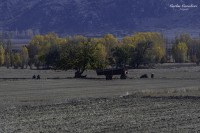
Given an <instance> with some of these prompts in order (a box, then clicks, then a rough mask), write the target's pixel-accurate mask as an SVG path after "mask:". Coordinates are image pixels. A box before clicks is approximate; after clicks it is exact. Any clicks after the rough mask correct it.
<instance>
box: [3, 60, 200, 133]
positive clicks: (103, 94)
mask: <svg viewBox="0 0 200 133" xmlns="http://www.w3.org/2000/svg"><path fill="white" fill-rule="evenodd" d="M151 73H154V74H155V78H154V79H139V76H141V75H142V74H148V75H150V74H151ZM199 73H200V67H198V66H196V65H194V64H185V65H183V64H182V65H180V64H175V65H174V64H164V65H160V66H157V68H156V69H139V70H136V69H135V70H130V71H129V75H128V76H129V79H127V80H120V79H119V77H117V76H116V77H115V79H114V80H112V81H106V80H105V79H104V77H103V76H102V77H97V76H96V74H95V72H93V71H87V72H86V74H87V75H88V79H73V78H72V77H73V74H74V72H73V71H68V72H61V71H59V72H58V71H48V70H45V71H36V70H35V71H30V70H13V69H9V70H7V69H5V68H1V69H0V78H1V79H0V133H11V132H15V133H21V132H34V133H35V132H36V133H40V132H41V133H49V132H52V133H55V132H58V133H60V132H63V133H66V132H72V133H74V132H80V133H82V132H85V133H90V132H91V133H93V132H119V133H122V132H200V82H199V81H200V74H199ZM33 74H40V75H41V80H32V79H29V77H31V76H32V75H33ZM14 77H15V78H16V79H12V78H14ZM6 78H10V79H9V80H8V79H6ZM17 78H26V79H17ZM53 78H54V79H53ZM11 79H12V80H11Z"/></svg>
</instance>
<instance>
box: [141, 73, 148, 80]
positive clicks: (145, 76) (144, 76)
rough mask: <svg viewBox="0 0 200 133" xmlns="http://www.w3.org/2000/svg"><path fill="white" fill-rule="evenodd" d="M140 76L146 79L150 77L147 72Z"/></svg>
mask: <svg viewBox="0 0 200 133" xmlns="http://www.w3.org/2000/svg"><path fill="white" fill-rule="evenodd" d="M140 78H141V79H144V78H149V77H148V75H147V74H144V75H142V76H140Z"/></svg>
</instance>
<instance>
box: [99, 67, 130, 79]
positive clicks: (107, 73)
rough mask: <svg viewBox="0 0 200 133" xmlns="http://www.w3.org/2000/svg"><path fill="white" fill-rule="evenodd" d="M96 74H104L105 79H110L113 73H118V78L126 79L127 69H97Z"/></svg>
mask: <svg viewBox="0 0 200 133" xmlns="http://www.w3.org/2000/svg"><path fill="white" fill-rule="evenodd" d="M96 73H97V75H105V76H106V80H112V77H113V75H120V79H126V78H127V74H128V71H127V69H124V68H115V69H113V68H111V69H98V70H96Z"/></svg>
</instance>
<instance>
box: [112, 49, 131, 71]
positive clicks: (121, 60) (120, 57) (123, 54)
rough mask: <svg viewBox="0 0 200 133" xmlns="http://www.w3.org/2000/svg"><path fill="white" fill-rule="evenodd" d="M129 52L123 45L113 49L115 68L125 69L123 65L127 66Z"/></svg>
mask: <svg viewBox="0 0 200 133" xmlns="http://www.w3.org/2000/svg"><path fill="white" fill-rule="evenodd" d="M129 50H130V49H128V48H127V47H126V46H125V45H120V46H117V47H115V48H114V49H113V57H114V59H115V64H116V67H125V65H127V64H129V58H130V52H129Z"/></svg>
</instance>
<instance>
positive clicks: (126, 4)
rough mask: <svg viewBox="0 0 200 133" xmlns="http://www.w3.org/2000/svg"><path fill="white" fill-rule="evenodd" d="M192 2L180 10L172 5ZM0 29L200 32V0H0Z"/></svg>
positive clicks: (76, 31) (60, 31) (72, 32)
mask: <svg viewBox="0 0 200 133" xmlns="http://www.w3.org/2000/svg"><path fill="white" fill-rule="evenodd" d="M183 4H185V5H188V6H189V5H194V6H197V7H189V8H188V10H187V8H186V10H182V9H180V8H178V7H173V5H174V6H175V5H183ZM0 14H1V17H0V30H4V31H5V30H9V31H15V30H19V31H22V30H27V29H32V30H38V31H40V32H41V33H47V32H52V31H53V32H56V33H59V34H67V35H72V34H91V35H98V34H103V33H115V34H126V33H132V32H135V31H148V30H149V31H154V30H157V31H166V30H172V31H174V32H175V31H176V29H178V28H179V29H183V31H184V29H187V30H188V31H189V32H191V31H193V30H195V31H197V32H199V31H200V1H199V0H6V1H5V0H0Z"/></svg>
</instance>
